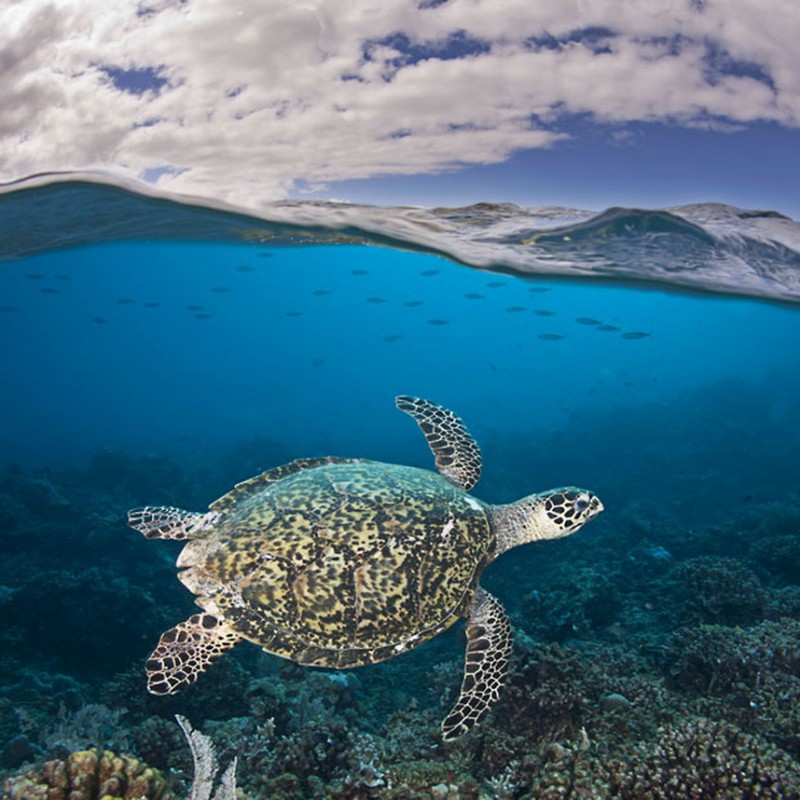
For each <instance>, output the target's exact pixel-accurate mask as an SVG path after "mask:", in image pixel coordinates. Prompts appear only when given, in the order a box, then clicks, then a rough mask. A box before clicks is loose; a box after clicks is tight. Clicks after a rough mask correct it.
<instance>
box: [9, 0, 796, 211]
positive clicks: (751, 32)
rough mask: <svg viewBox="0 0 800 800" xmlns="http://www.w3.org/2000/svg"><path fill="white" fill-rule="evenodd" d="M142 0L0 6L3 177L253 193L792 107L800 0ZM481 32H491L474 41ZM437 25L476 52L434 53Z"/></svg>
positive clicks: (781, 118)
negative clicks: (603, 132) (155, 183)
mask: <svg viewBox="0 0 800 800" xmlns="http://www.w3.org/2000/svg"><path fill="white" fill-rule="evenodd" d="M138 9H139V13H137V6H135V5H134V4H133V3H132V2H130V0H58V2H50V3H48V2H44V0H17V2H14V3H13V4H11V5H10V6H8V7H6V9H5V10H4V11H2V12H0V31H2V34H0V74H2V80H1V81H0V105H2V108H3V114H2V115H1V116H0V176H1V177H2V178H3V179H5V180H10V179H12V178H16V177H19V176H21V175H23V174H26V173H29V172H36V171H43V170H60V169H81V168H92V167H102V168H106V169H109V168H116V169H118V170H120V171H124V172H126V173H127V174H129V175H133V176H144V175H150V176H152V175H159V176H160V177H159V185H161V186H163V187H165V188H168V189H171V190H173V191H186V192H193V193H198V194H212V195H215V196H217V197H220V198H224V199H228V200H231V201H234V202H239V203H245V204H249V205H256V204H258V203H260V202H263V201H265V200H269V199H275V198H277V197H281V196H285V195H286V194H287V193H288V192H289V191H290V190H291V188H292V186H293V183H294V181H305V182H309V183H311V184H319V183H325V182H331V181H336V180H341V179H347V178H364V177H369V176H374V175H386V174H410V173H423V172H437V171H443V170H448V169H453V168H457V167H458V166H459V165H462V164H480V163H497V162H501V161H503V160H505V159H507V158H508V157H509V156H510V155H511V154H512V153H513V152H514V151H516V150H519V149H524V148H535V147H547V146H551V145H553V144H554V143H555V142H557V141H558V140H559V139H560V138H561V137H562V136H563V135H564V134H563V131H562V129H561V124H562V120H563V117H564V115H569V114H573V113H582V114H589V115H591V116H592V117H593V118H595V119H597V120H598V121H601V122H612V123H625V122H628V121H633V120H651V121H652V120H665V121H673V122H679V123H681V124H686V125H708V126H717V127H720V128H723V127H725V126H734V127H735V126H737V125H742V124H747V123H749V122H752V121H754V120H774V121H776V122H778V123H781V124H784V125H789V126H800V51H798V49H797V47H796V43H795V41H794V32H795V31H797V30H800V4H798V3H797V2H796V0H737V2H736V3H735V4H731V3H723V2H719V0H648V1H647V2H644V1H643V0H622V1H620V0H538V1H537V2H536V3H531V2H530V0H450V2H448V3H445V4H443V5H440V6H436V7H433V8H427V9H420V8H419V7H418V4H417V3H415V2H412V1H411V0H380V1H378V0H375V1H374V2H369V1H368V0H363V1H362V2H352V3H351V2H345V1H344V0H293V2H285V1H284V0H204V2H202V3H201V2H199V1H198V0H189V1H188V2H186V3H181V2H179V0H172V1H170V0H160V2H150V3H145V2H142V4H141V5H140V6H138ZM580 31H584V32H585V31H593V33H592V35H591V36H588V35H585V34H583V35H582V34H580ZM454 36H455V37H457V38H455V39H454V38H453V37H454ZM402 37H404V38H402ZM473 40H479V42H480V44H481V46H480V47H479V46H475V47H472V48H470V47H467V46H466V45H468V44H469V43H470V42H472V41H473ZM448 42H450V44H451V45H452V44H453V43H457V42H460V43H461V45H462V46H464V47H465V50H466V52H467V53H469V54H468V55H464V56H462V57H460V58H442V57H441V56H442V54H443V52H446V47H447V43H448ZM409 47H411V48H417V49H416V50H413V51H412V52H409ZM426 52H427V53H428V54H433V55H432V56H431V57H428V58H422V59H420V58H419V56H420V54H425V53H426ZM108 67H115V68H119V69H122V70H130V69H143V68H150V69H153V70H160V72H159V74H160V75H161V76H162V77H164V78H166V79H167V80H168V84H167V85H166V86H164V87H162V88H161V90H160V91H150V92H143V93H140V94H134V93H132V92H131V91H125V90H124V89H122V88H120V86H118V85H115V82H114V80H112V77H110V76H109V74H108V72H107V71H106V69H104V68H108ZM537 125H538V126H539V127H537ZM543 125H544V126H543Z"/></svg>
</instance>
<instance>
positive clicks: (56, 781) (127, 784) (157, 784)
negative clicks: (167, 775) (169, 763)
mask: <svg viewBox="0 0 800 800" xmlns="http://www.w3.org/2000/svg"><path fill="white" fill-rule="evenodd" d="M3 796H4V797H7V798H9V800H102V799H106V800H108V799H109V798H124V800H139V799H140V798H147V800H168V798H171V797H172V795H171V793H169V792H168V791H167V790H166V783H165V781H164V779H163V778H162V777H161V774H160V773H159V772H158V770H155V769H151V768H150V767H148V766H147V765H146V764H143V763H142V762H141V761H137V760H136V759H135V758H132V757H130V756H119V755H116V754H115V753H112V752H111V751H110V750H105V751H103V752H102V753H100V752H98V751H97V750H95V749H91V750H81V751H78V752H75V753H71V754H70V755H69V756H68V757H67V758H66V759H55V760H54V761H47V762H46V763H44V764H41V765H40V766H38V767H35V768H34V769H30V770H27V771H26V772H24V773H23V774H21V775H17V776H15V777H11V778H9V779H8V780H6V781H5V783H4V786H3Z"/></svg>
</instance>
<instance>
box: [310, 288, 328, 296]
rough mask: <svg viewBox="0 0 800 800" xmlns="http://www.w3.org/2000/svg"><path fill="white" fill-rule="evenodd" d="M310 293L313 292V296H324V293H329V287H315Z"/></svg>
mask: <svg viewBox="0 0 800 800" xmlns="http://www.w3.org/2000/svg"><path fill="white" fill-rule="evenodd" d="M311 294H313V295H314V297H324V296H325V295H326V294H330V290H329V289H315V290H314V291H313V292H311Z"/></svg>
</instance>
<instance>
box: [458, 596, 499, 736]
mask: <svg viewBox="0 0 800 800" xmlns="http://www.w3.org/2000/svg"><path fill="white" fill-rule="evenodd" d="M511 644H512V642H511V625H510V624H509V621H508V615H507V614H506V612H505V609H504V608H503V606H502V605H501V604H500V601H499V600H497V598H495V597H493V596H492V595H490V594H489V592H486V591H484V590H483V589H480V588H479V589H478V591H477V592H476V593H475V600H474V601H473V605H472V611H471V613H470V615H469V622H468V623H467V653H466V656H465V657H464V681H463V683H462V684H461V695H460V696H459V698H458V702H457V703H456V704H455V705H454V706H453V708H452V710H451V711H450V713H449V714H448V715H447V717H446V718H445V720H444V722H443V723H442V739H443V740H444V741H445V742H450V741H452V740H453V739H458V738H459V737H460V736H463V735H464V734H465V733H467V731H469V730H470V729H471V728H472V727H473V726H474V725H477V724H478V723H479V722H480V721H481V720H482V719H483V717H484V716H485V715H486V712H487V711H488V710H489V708H490V707H491V706H492V704H493V703H494V702H495V701H496V700H497V699H498V697H500V688H501V686H502V685H503V681H504V679H505V676H506V670H507V668H508V659H509V658H510V656H511Z"/></svg>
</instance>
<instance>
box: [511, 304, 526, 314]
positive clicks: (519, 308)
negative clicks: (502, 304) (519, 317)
mask: <svg viewBox="0 0 800 800" xmlns="http://www.w3.org/2000/svg"><path fill="white" fill-rule="evenodd" d="M527 310H528V309H527V308H525V306H509V307H508V308H507V309H506V311H507V312H508V313H509V314H518V313H519V312H520V311H527Z"/></svg>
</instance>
